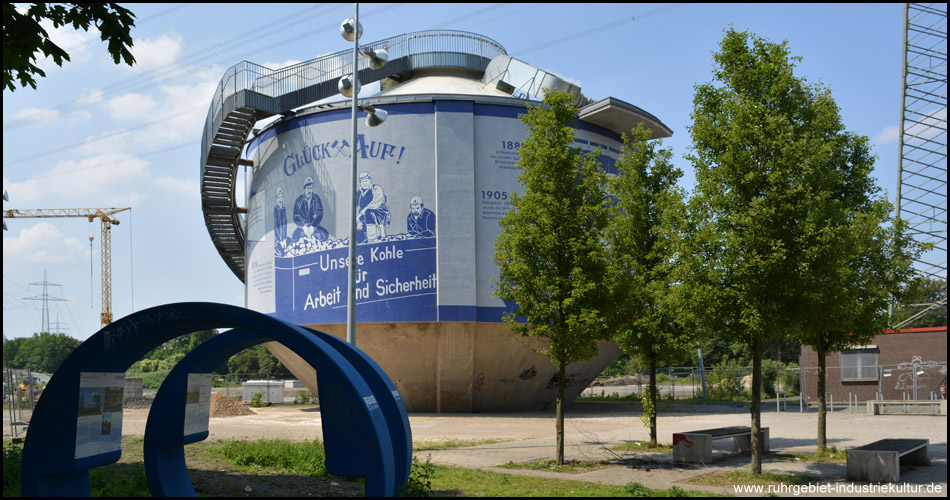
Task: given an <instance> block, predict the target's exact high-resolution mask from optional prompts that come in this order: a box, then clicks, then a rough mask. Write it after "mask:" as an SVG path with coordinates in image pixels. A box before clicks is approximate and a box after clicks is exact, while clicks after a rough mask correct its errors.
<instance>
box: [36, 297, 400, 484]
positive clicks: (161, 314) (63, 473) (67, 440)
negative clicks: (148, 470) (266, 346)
mask: <svg viewBox="0 0 950 500" xmlns="http://www.w3.org/2000/svg"><path fill="white" fill-rule="evenodd" d="M221 327H224V328H228V327H231V328H235V327H236V328H245V329H247V330H249V331H250V332H247V333H242V334H243V335H246V337H242V339H243V340H241V341H240V342H247V343H250V344H249V345H254V343H259V342H260V341H261V337H267V338H270V339H273V340H276V341H278V342H280V343H282V344H284V345H285V346H287V347H288V348H289V349H291V350H293V351H294V352H296V353H297V354H298V355H300V356H301V357H303V359H305V360H306V361H307V362H309V363H310V364H311V365H312V366H315V367H319V370H320V378H319V381H318V383H319V387H318V388H319V390H320V396H321V416H322V421H323V433H324V444H325V449H326V455H327V469H328V470H329V471H330V472H331V473H333V474H339V475H346V476H353V477H365V478H366V495H367V496H370V495H372V496H385V495H392V494H394V493H395V488H396V477H397V475H396V470H395V461H394V456H393V449H394V448H393V443H392V439H391V437H390V432H389V426H387V423H386V416H385V415H384V411H383V410H382V409H381V407H380V405H379V404H378V403H377V402H376V401H377V398H376V397H375V395H374V393H373V390H371V389H370V387H369V385H367V382H366V381H365V380H364V379H363V376H362V375H361V374H360V372H359V370H357V369H356V368H354V366H353V365H352V364H351V362H350V361H348V360H347V358H346V356H344V354H341V352H340V351H338V349H337V347H336V346H331V345H330V344H329V343H328V342H326V341H325V340H323V339H322V338H320V336H318V335H313V334H312V333H311V332H310V331H308V330H306V329H303V328H301V327H299V326H296V325H292V324H290V323H286V322H284V321H281V320H279V319H276V318H272V317H269V316H266V315H264V314H261V313H258V312H255V311H251V310H248V309H244V308H241V307H237V306H230V305H225V304H213V303H201V302H189V303H179V304H169V305H163V306H158V307H153V308H151V309H146V310H143V311H139V312H137V313H134V314H131V315H129V316H126V317H125V318H122V319H120V320H118V321H116V322H114V323H112V324H110V325H108V326H106V327H105V328H103V329H102V330H99V332H97V333H96V334H94V335H93V336H92V337H90V338H89V339H87V340H86V341H85V342H83V343H82V344H81V345H80V346H79V347H78V348H76V350H75V351H73V353H72V354H70V356H69V357H68V358H67V359H66V360H65V361H64V362H63V364H62V365H61V366H60V368H59V369H58V370H57V371H56V373H55V374H54V375H53V377H52V378H51V379H50V381H49V383H48V384H47V386H46V389H45V390H44V394H43V397H42V398H40V400H39V402H38V403H37V406H36V408H35V409H34V412H33V416H32V418H31V421H30V427H29V430H28V433H27V437H26V442H25V445H24V448H23V461H22V467H21V492H22V494H23V495H24V496H82V495H85V496H88V495H89V494H90V487H89V469H91V468H93V467H99V466H102V465H106V464H110V463H114V462H116V461H117V460H118V459H119V458H120V457H121V451H116V452H112V453H105V454H101V455H96V456H92V457H86V458H80V459H76V458H74V457H75V442H76V427H77V425H76V423H77V418H78V411H79V405H78V404H77V397H78V395H79V382H80V374H81V373H83V372H115V373H124V372H125V371H126V370H128V368H129V367H130V366H131V365H132V363H134V362H135V361H138V360H139V359H141V357H142V356H144V355H145V354H146V353H148V352H149V351H151V350H152V349H154V348H155V347H158V346H160V345H161V344H163V343H165V342H166V341H168V340H171V339H173V338H175V337H178V336H180V335H183V334H186V333H190V332H193V331H196V330H201V329H209V328H221ZM235 333H236V332H235ZM252 339H253V340H252ZM203 345H204V344H202V346H203ZM199 347H200V346H199ZM218 349H220V346H219V347H218ZM216 350H217V349H215V348H214V345H212V346H211V347H208V350H207V351H204V350H202V352H206V353H207V354H208V356H211V355H212V354H214V353H215V351H216ZM194 359H197V356H195V357H194ZM210 362H211V361H209V363H210ZM181 373H183V374H184V377H185V380H186V381H187V371H185V370H182V371H181ZM172 382H173V381H172ZM173 383H174V382H173ZM169 387H175V385H171V386H169ZM179 387H181V386H179ZM174 392H175V391H174V390H172V391H171V392H169V394H172V393H174ZM180 396H181V397H182V401H181V403H182V404H181V407H180V408H179V409H178V411H179V415H180V417H181V418H180V421H181V423H182V425H183V423H184V400H183V397H184V391H181V394H180ZM168 397H170V398H175V397H178V395H175V396H168ZM172 406H175V405H169V404H162V406H161V407H162V408H168V409H169V410H168V411H169V412H170V415H166V416H167V417H169V418H167V420H166V421H165V423H166V424H171V422H173V421H175V420H179V419H177V418H176V417H175V416H174V412H175V410H174V409H172ZM149 418H150V419H151V418H152V416H151V414H150V415H149ZM175 425H177V424H175ZM156 436H158V434H157V433H156ZM179 436H181V434H179ZM179 439H180V441H179V442H181V443H182V445H184V436H181V438H179ZM190 439H196V436H192V437H190ZM410 446H411V445H410ZM156 449H158V448H156ZM163 450H169V448H163ZM170 453H171V452H169V451H160V452H159V454H162V455H163V457H162V460H177V458H174V457H173V458H171V459H169V458H168V454H170ZM180 456H181V462H184V455H180ZM169 463H171V462H169ZM169 477H171V476H169ZM400 477H401V474H400ZM179 479H180V478H179ZM189 486H190V483H189Z"/></svg>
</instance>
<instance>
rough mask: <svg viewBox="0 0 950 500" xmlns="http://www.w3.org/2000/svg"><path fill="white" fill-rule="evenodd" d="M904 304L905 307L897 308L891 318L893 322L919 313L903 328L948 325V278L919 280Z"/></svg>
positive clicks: (897, 322) (896, 323) (901, 320)
mask: <svg viewBox="0 0 950 500" xmlns="http://www.w3.org/2000/svg"><path fill="white" fill-rule="evenodd" d="M903 304H904V308H903V309H897V310H895V312H894V317H893V318H892V319H891V323H892V324H894V325H898V324H900V323H901V322H903V321H905V320H907V319H910V318H911V317H912V316H915V315H919V316H918V317H917V318H916V319H914V320H913V321H911V322H910V323H908V324H906V325H904V326H902V328H923V327H928V326H947V280H945V279H940V278H922V279H920V280H918V281H917V282H915V286H914V288H913V289H912V290H911V291H910V292H909V293H908V296H907V298H906V299H904V301H903Z"/></svg>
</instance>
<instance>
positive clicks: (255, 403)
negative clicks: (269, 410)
mask: <svg viewBox="0 0 950 500" xmlns="http://www.w3.org/2000/svg"><path fill="white" fill-rule="evenodd" d="M263 397H264V394H263V393H261V392H255V393H254V395H253V396H251V403H250V405H251V407H252V408H263V407H265V406H267V405H268V403H265V402H263V401H261V399H262V398H263Z"/></svg>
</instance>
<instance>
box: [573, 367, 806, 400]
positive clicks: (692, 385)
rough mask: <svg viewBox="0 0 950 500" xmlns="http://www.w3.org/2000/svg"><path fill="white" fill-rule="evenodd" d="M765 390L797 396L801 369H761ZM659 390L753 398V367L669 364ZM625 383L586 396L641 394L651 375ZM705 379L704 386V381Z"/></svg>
mask: <svg viewBox="0 0 950 500" xmlns="http://www.w3.org/2000/svg"><path fill="white" fill-rule="evenodd" d="M762 374H763V378H764V380H763V393H764V395H765V396H766V397H768V398H774V397H777V396H778V395H780V394H781V395H783V396H785V397H787V396H794V395H798V394H799V369H798V368H782V369H769V370H762ZM656 378H657V380H656V384H657V391H658V393H659V395H660V397H661V398H664V399H693V398H695V399H717V400H734V401H740V400H748V399H751V397H752V396H751V392H750V391H751V389H752V367H742V368H735V369H727V370H724V369H706V370H700V369H699V367H696V366H685V367H683V366H681V367H669V368H665V369H660V370H657V377H656ZM627 380H628V383H626V384H625V385H623V386H606V385H596V386H593V387H590V388H588V389H587V391H585V393H584V394H585V395H601V394H603V395H613V394H616V395H617V396H627V395H629V394H632V393H635V394H642V393H643V392H644V391H646V390H648V389H649V380H650V378H649V375H648V374H646V373H641V374H636V375H633V376H629V377H628V378H627ZM704 381H705V389H704V387H703V383H704Z"/></svg>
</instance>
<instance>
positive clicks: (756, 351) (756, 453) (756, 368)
mask: <svg viewBox="0 0 950 500" xmlns="http://www.w3.org/2000/svg"><path fill="white" fill-rule="evenodd" d="M750 410H751V412H752V466H751V468H752V473H753V474H762V440H761V439H759V429H760V428H762V411H761V410H762V341H761V340H759V339H758V338H756V339H754V340H753V341H752V408H751V409H750Z"/></svg>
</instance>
